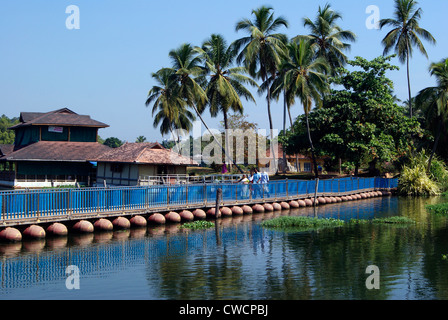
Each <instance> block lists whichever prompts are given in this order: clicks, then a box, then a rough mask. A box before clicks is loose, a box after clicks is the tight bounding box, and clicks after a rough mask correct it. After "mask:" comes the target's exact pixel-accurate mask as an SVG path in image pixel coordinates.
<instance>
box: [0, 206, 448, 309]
mask: <svg viewBox="0 0 448 320" xmlns="http://www.w3.org/2000/svg"><path fill="white" fill-rule="evenodd" d="M444 200H445V199H442V198H432V199H408V198H396V197H392V198H374V199H367V200H361V201H357V202H349V203H343V204H331V205H326V206H322V207H320V208H318V209H317V212H316V213H317V214H318V215H319V216H324V217H334V218H340V219H351V218H362V219H370V218H373V217H379V216H392V215H402V216H408V217H411V218H413V219H415V220H417V221H418V224H416V225H415V226H408V227H397V226H390V225H370V224H369V225H365V226H360V225H357V226H356V225H352V226H348V225H347V226H344V227H340V228H335V229H324V230H318V231H300V232H289V233H284V232H281V231H272V230H268V229H264V228H261V227H260V222H261V221H262V220H263V219H270V218H272V217H274V216H277V215H279V214H254V215H251V216H243V217H236V218H227V219H222V220H219V227H218V228H217V229H214V228H212V229H209V230H205V231H204V230H200V231H186V230H182V229H179V226H178V225H171V226H164V227H162V228H154V227H148V228H144V229H133V230H130V231H123V232H110V233H96V234H90V235H83V236H69V237H65V238H57V239H46V240H42V241H34V242H30V241H28V242H23V243H18V244H8V245H6V244H2V245H0V281H1V283H0V299H153V300H157V299H176V300H178V299H198V300H205V299H207V300H209V299H210V300H211V299H214V300H215V299H248V300H259V299H280V300H287V299H288V300H290V299H448V277H447V276H446V275H447V274H448V261H446V260H443V259H442V254H447V253H448V224H447V218H444V217H439V216H434V215H430V214H428V213H427V212H426V211H425V209H424V206H425V205H426V204H429V203H437V202H441V201H444ZM313 214H314V212H313V209H312V208H305V209H295V210H291V211H288V212H282V213H281V215H313ZM69 265H75V266H77V267H78V268H79V271H80V282H79V284H80V288H79V289H78V290H76V289H74V290H68V289H67V287H66V279H67V275H66V273H65V271H66V267H67V266H69ZM368 265H376V266H378V268H379V270H380V289H378V290H375V289H372V290H368V289H367V288H366V286H365V281H366V279H367V277H368V274H366V268H367V266H368Z"/></svg>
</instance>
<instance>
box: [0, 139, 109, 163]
mask: <svg viewBox="0 0 448 320" xmlns="http://www.w3.org/2000/svg"><path fill="white" fill-rule="evenodd" d="M109 150H110V148H109V147H108V146H105V145H103V144H100V143H98V142H67V141H39V142H36V143H33V144H30V145H28V146H26V147H23V148H21V149H19V150H16V151H14V152H12V153H9V154H6V155H5V156H3V157H1V158H0V160H7V161H92V159H94V158H97V157H98V156H100V155H101V154H103V153H105V152H108V151H109Z"/></svg>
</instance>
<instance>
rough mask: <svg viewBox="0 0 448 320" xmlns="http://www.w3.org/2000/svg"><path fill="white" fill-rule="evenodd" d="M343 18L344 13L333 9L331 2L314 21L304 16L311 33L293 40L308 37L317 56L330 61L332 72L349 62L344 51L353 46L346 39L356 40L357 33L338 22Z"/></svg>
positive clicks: (305, 23)
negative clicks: (344, 28)
mask: <svg viewBox="0 0 448 320" xmlns="http://www.w3.org/2000/svg"><path fill="white" fill-rule="evenodd" d="M339 19H342V15H341V14H340V13H338V12H336V11H333V10H332V9H331V7H330V5H329V4H326V5H325V7H323V8H321V7H320V6H319V10H318V13H317V16H316V18H315V20H314V21H312V20H311V19H310V18H304V19H303V24H304V26H305V27H308V28H309V29H310V34H309V35H304V36H303V35H299V36H297V37H295V38H294V39H293V40H299V39H308V40H309V41H311V43H312V44H313V45H314V47H315V50H316V55H317V57H323V58H325V59H326V60H327V61H328V64H329V65H330V68H331V73H332V74H334V73H335V72H336V69H337V68H339V67H343V66H344V65H345V64H346V62H347V56H346V55H345V54H344V51H347V50H349V49H350V48H351V45H350V44H349V43H347V42H344V41H350V42H354V41H356V35H355V34H354V33H353V32H352V31H349V30H343V29H342V28H341V27H340V26H338V25H337V24H336V22H337V20H339Z"/></svg>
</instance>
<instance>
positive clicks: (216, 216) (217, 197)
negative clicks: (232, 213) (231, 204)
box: [215, 188, 222, 219]
mask: <svg viewBox="0 0 448 320" xmlns="http://www.w3.org/2000/svg"><path fill="white" fill-rule="evenodd" d="M221 196H222V189H221V188H218V190H216V205H215V219H218V216H219V204H220V202H221V201H220V200H221Z"/></svg>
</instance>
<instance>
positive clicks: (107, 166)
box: [95, 142, 198, 186]
mask: <svg viewBox="0 0 448 320" xmlns="http://www.w3.org/2000/svg"><path fill="white" fill-rule="evenodd" d="M95 161H96V162H97V164H98V169H97V180H96V181H97V185H98V186H103V185H106V186H138V185H149V184H159V183H163V184H165V183H179V181H181V180H184V179H185V178H186V177H187V167H188V166H196V165H198V163H197V162H196V161H193V160H191V159H190V158H189V157H184V156H181V155H179V154H178V153H176V152H174V151H171V150H168V149H165V148H164V147H163V146H162V145H161V144H159V143H158V142H151V143H150V142H145V143H125V144H124V145H122V146H121V147H119V148H115V149H112V150H110V151H109V152H105V153H104V154H102V155H101V156H100V157H98V158H96V159H95Z"/></svg>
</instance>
